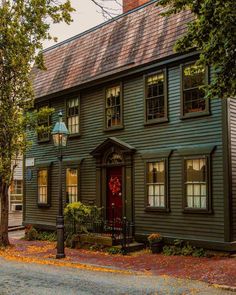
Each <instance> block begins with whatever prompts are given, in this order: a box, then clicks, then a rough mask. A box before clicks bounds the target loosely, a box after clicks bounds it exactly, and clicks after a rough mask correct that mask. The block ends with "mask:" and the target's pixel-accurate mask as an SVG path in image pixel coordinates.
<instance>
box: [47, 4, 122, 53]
mask: <svg viewBox="0 0 236 295" xmlns="http://www.w3.org/2000/svg"><path fill="white" fill-rule="evenodd" d="M96 1H97V2H98V3H100V4H102V3H103V1H104V0H96ZM71 3H72V7H73V8H75V9H76V11H75V12H74V13H73V14H72V18H73V20H74V21H73V22H72V23H71V24H70V25H67V24H65V23H60V24H52V25H51V30H50V32H51V34H52V36H55V37H57V38H58V42H60V41H63V40H66V39H68V38H70V37H72V36H74V35H77V34H79V33H82V32H84V31H86V30H88V29H90V28H92V27H94V26H96V25H98V24H100V23H102V22H104V21H106V20H107V19H106V18H105V17H104V16H103V15H102V13H101V10H100V8H99V7H97V6H96V5H95V4H94V3H93V2H92V1H91V0H71ZM120 3H122V0H105V5H106V6H107V7H109V8H110V9H115V10H114V13H117V14H120V13H121V4H120ZM110 11H112V10H110ZM58 42H57V43H58ZM54 44H56V43H55V42H53V41H45V42H44V48H48V47H50V46H52V45H54Z"/></svg>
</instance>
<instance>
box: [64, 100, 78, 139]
mask: <svg viewBox="0 0 236 295" xmlns="http://www.w3.org/2000/svg"><path fill="white" fill-rule="evenodd" d="M79 113H80V101H79V98H72V99H69V100H68V101H67V126H68V130H69V132H70V134H78V133H79V128H80V126H79V121H80V120H79V116H80V114H79Z"/></svg>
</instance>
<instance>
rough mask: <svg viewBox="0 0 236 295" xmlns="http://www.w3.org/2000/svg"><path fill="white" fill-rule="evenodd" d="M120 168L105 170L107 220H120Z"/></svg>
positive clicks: (121, 202)
mask: <svg viewBox="0 0 236 295" xmlns="http://www.w3.org/2000/svg"><path fill="white" fill-rule="evenodd" d="M122 204H123V201H122V167H121V166H117V167H109V168H107V206H106V208H107V218H108V220H109V221H113V220H116V222H119V221H121V220H122Z"/></svg>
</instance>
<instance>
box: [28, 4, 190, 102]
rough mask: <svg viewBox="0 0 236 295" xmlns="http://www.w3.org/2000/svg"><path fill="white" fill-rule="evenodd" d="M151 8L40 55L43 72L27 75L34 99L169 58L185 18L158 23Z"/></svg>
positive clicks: (155, 8)
mask: <svg viewBox="0 0 236 295" xmlns="http://www.w3.org/2000/svg"><path fill="white" fill-rule="evenodd" d="M161 12H162V8H161V7H158V6H157V5H156V3H151V4H149V5H144V6H143V7H140V8H139V9H136V10H135V11H132V12H130V13H127V14H124V15H121V16H120V17H118V18H116V19H114V20H113V21H109V22H107V23H104V24H103V25H100V26H98V27H96V28H94V29H92V30H89V31H87V32H85V33H82V34H79V35H77V36H75V37H74V38H71V39H68V40H67V41H65V42H62V43H61V44H58V45H56V46H53V47H52V48H49V49H47V50H45V52H44V59H45V65H46V67H47V70H46V71H41V70H38V69H34V70H33V77H34V89H35V95H36V97H37V98H39V97H43V96H47V95H50V94H53V93H56V92H59V91H62V90H66V89H69V88H71V87H75V86H79V85H82V84H85V83H87V82H90V81H93V80H96V79H99V78H102V77H104V76H108V75H111V74H114V73H118V72H121V71H124V70H127V69H129V68H133V67H136V66H140V65H143V64H146V63H148V62H151V61H156V60H159V59H162V58H166V57H168V56H171V55H173V54H174V52H173V46H174V44H175V42H176V40H177V39H178V38H179V37H181V36H182V35H183V33H184V32H185V30H186V24H187V23H188V22H189V21H190V19H191V15H190V13H189V12H188V11H185V12H181V13H179V14H176V15H173V16H170V17H162V16H161V15H160V13H161Z"/></svg>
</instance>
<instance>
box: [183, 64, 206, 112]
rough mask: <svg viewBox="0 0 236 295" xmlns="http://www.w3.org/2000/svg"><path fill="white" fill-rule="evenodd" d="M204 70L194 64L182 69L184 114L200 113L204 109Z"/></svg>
mask: <svg viewBox="0 0 236 295" xmlns="http://www.w3.org/2000/svg"><path fill="white" fill-rule="evenodd" d="M204 84H205V69H204V68H203V67H201V66H196V65H194V64H191V65H188V66H185V67H184V68H183V107H184V113H192V112H201V111H204V110H205V109H206V101H205V98H204V96H205V93H204V90H203V89H202V86H204Z"/></svg>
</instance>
